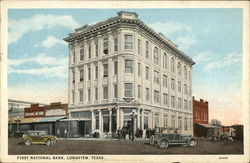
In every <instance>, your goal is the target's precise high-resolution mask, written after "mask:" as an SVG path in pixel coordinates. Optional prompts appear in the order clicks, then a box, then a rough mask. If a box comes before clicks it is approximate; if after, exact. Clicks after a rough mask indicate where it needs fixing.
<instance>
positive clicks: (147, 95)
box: [146, 88, 149, 101]
mask: <svg viewBox="0 0 250 163" xmlns="http://www.w3.org/2000/svg"><path fill="white" fill-rule="evenodd" d="M146 100H147V101H148V100H149V88H146Z"/></svg>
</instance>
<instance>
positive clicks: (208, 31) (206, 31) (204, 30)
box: [201, 28, 211, 35]
mask: <svg viewBox="0 0 250 163" xmlns="http://www.w3.org/2000/svg"><path fill="white" fill-rule="evenodd" d="M210 32H211V28H204V29H203V30H202V31H201V34H203V35H206V34H208V33H210Z"/></svg>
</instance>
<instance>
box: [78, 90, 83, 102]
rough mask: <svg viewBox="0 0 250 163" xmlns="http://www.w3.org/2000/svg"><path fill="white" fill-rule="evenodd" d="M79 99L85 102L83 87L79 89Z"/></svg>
mask: <svg viewBox="0 0 250 163" xmlns="http://www.w3.org/2000/svg"><path fill="white" fill-rule="evenodd" d="M79 101H80V102H83V90H82V89H80V90H79Z"/></svg>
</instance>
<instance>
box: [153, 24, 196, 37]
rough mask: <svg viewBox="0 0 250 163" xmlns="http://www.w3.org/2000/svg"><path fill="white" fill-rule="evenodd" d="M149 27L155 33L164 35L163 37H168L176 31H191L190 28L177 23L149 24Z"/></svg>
mask: <svg viewBox="0 0 250 163" xmlns="http://www.w3.org/2000/svg"><path fill="white" fill-rule="evenodd" d="M149 26H150V27H152V28H153V29H154V30H156V31H157V32H161V33H164V34H165V35H169V34H172V33H175V32H178V31H192V29H191V27H189V26H187V25H185V24H182V23H179V22H164V23H162V22H156V23H153V24H149Z"/></svg>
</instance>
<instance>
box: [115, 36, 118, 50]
mask: <svg viewBox="0 0 250 163" xmlns="http://www.w3.org/2000/svg"><path fill="white" fill-rule="evenodd" d="M117 50H118V39H117V38H114V51H115V52H117Z"/></svg>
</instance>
